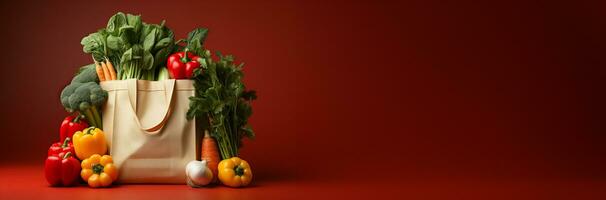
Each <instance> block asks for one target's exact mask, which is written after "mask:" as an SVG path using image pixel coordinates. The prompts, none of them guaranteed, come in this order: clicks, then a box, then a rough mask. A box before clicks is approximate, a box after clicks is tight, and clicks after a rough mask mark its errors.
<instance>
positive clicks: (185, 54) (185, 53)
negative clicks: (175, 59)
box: [181, 48, 189, 63]
mask: <svg viewBox="0 0 606 200" xmlns="http://www.w3.org/2000/svg"><path fill="white" fill-rule="evenodd" d="M188 51H189V49H187V48H185V51H183V57H182V58H181V62H183V63H187V62H189V59H187V52H188Z"/></svg>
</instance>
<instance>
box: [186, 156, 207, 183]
mask: <svg viewBox="0 0 606 200" xmlns="http://www.w3.org/2000/svg"><path fill="white" fill-rule="evenodd" d="M185 174H186V175H187V185H189V186H191V187H202V186H205V185H208V184H209V183H210V182H211V181H212V180H213V172H212V171H210V169H209V168H208V166H207V164H206V160H202V161H197V160H192V161H189V163H187V165H186V166H185Z"/></svg>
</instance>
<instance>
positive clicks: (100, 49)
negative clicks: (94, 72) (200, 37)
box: [80, 12, 178, 80]
mask: <svg viewBox="0 0 606 200" xmlns="http://www.w3.org/2000/svg"><path fill="white" fill-rule="evenodd" d="M164 23H165V22H164V21H162V23H160V24H147V23H144V22H143V21H141V16H140V15H132V14H124V13H121V12H119V13H116V14H115V15H113V16H112V17H111V18H110V19H109V21H108V22H107V26H106V27H105V28H103V29H100V30H99V31H97V32H95V33H91V34H90V35H88V36H86V37H84V38H83V39H82V41H81V42H80V43H81V44H82V46H83V50H84V52H85V53H88V54H91V55H92V56H93V58H94V59H95V60H97V61H103V60H105V59H109V60H110V62H111V63H113V64H114V66H115V67H116V71H117V76H118V77H117V79H119V80H124V79H132V78H134V79H142V80H156V79H157V78H158V77H157V76H158V74H159V71H160V68H163V67H164V64H165V63H166V59H167V58H168V56H169V55H170V54H171V53H173V52H175V51H176V50H177V48H178V47H177V45H175V43H174V41H175V39H174V34H173V32H172V31H171V30H170V29H169V28H168V27H166V26H165V25H164Z"/></svg>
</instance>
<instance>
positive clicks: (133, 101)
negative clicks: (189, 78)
mask: <svg viewBox="0 0 606 200" xmlns="http://www.w3.org/2000/svg"><path fill="white" fill-rule="evenodd" d="M126 81H127V82H126V83H127V87H128V99H129V101H130V106H131V108H132V110H133V112H134V114H135V122H137V126H139V128H140V129H141V130H142V131H144V132H146V133H147V134H150V135H155V134H157V133H159V132H160V130H161V129H162V128H163V127H164V125H166V122H167V121H168V118H169V117H170V114H171V112H172V107H173V93H174V92H175V82H176V81H175V79H169V80H164V81H163V82H164V92H165V94H164V97H165V98H166V102H167V103H168V104H167V106H166V108H165V109H164V110H163V111H162V112H161V114H162V115H163V117H162V120H160V121H159V122H157V123H154V125H153V126H151V127H143V126H142V125H141V121H140V120H139V117H138V116H137V79H128V80H126Z"/></svg>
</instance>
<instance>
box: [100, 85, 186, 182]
mask: <svg viewBox="0 0 606 200" xmlns="http://www.w3.org/2000/svg"><path fill="white" fill-rule="evenodd" d="M101 88H103V89H104V90H106V91H107V92H108V98H107V103H106V105H105V107H104V108H103V131H104V132H105V134H106V140H107V144H108V146H109V152H110V155H111V156H112V158H113V160H114V163H115V165H116V166H117V167H118V170H119V174H118V181H119V182H122V183H174V184H184V183H185V180H186V176H185V165H186V164H187V163H188V162H189V161H191V160H195V159H196V131H195V130H196V128H195V123H194V120H187V119H186V117H185V113H186V112H187V109H188V108H189V97H190V96H193V95H194V87H193V81H191V80H174V79H170V80H163V81H143V80H135V79H129V80H115V81H104V82H101Z"/></svg>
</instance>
